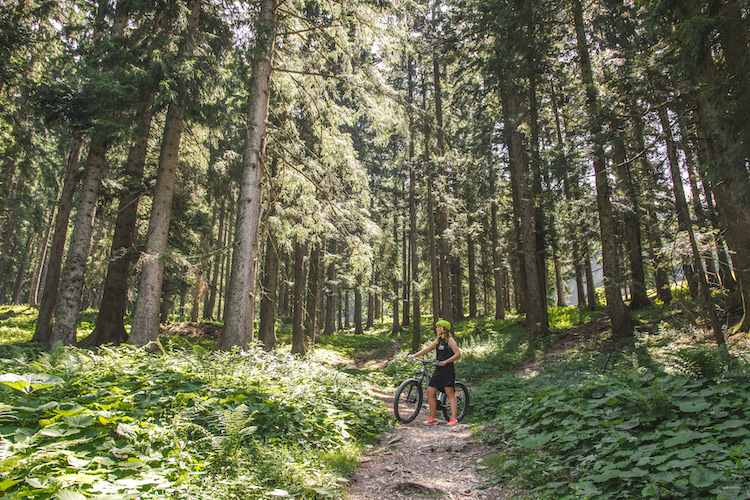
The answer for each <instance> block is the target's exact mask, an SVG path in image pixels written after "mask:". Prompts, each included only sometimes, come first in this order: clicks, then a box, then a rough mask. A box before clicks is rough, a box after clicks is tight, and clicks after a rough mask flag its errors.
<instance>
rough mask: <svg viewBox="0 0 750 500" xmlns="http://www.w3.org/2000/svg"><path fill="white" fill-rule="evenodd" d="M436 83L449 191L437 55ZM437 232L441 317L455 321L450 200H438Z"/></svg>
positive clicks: (441, 167)
mask: <svg viewBox="0 0 750 500" xmlns="http://www.w3.org/2000/svg"><path fill="white" fill-rule="evenodd" d="M432 61H433V62H432V70H433V71H432V72H433V78H434V80H435V81H434V84H435V124H436V125H437V133H436V138H437V150H438V155H439V158H438V178H439V180H440V184H441V185H442V187H443V190H444V192H445V193H447V191H448V176H447V173H446V169H445V134H444V133H443V95H442V94H443V92H442V89H441V85H440V62H439V61H438V58H437V55H435V56H433V59H432ZM437 210H438V223H437V233H438V234H439V239H440V253H439V259H440V270H439V272H440V317H442V318H443V319H445V320H447V321H448V322H450V323H453V289H452V281H451V280H452V277H451V249H450V242H449V241H448V201H447V200H441V201H439V202H438V207H437Z"/></svg>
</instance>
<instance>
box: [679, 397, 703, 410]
mask: <svg viewBox="0 0 750 500" xmlns="http://www.w3.org/2000/svg"><path fill="white" fill-rule="evenodd" d="M709 408H711V403H710V402H708V401H706V400H705V399H703V398H691V399H689V400H687V401H685V402H684V403H681V404H680V411H684V412H686V413H695V412H699V411H703V410H707V409H709Z"/></svg>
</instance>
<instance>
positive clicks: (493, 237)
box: [490, 168, 507, 319]
mask: <svg viewBox="0 0 750 500" xmlns="http://www.w3.org/2000/svg"><path fill="white" fill-rule="evenodd" d="M490 196H492V201H491V202H490V245H491V247H492V248H491V250H492V271H493V272H492V274H493V276H494V278H495V280H494V281H495V319H505V309H506V304H507V303H506V302H505V300H503V299H504V297H503V280H502V272H503V263H502V259H501V257H500V240H499V238H498V231H497V199H496V197H497V193H495V172H494V171H493V169H492V168H491V169H490Z"/></svg>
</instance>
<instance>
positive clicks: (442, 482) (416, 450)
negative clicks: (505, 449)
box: [344, 319, 609, 500]
mask: <svg viewBox="0 0 750 500" xmlns="http://www.w3.org/2000/svg"><path fill="white" fill-rule="evenodd" d="M607 328H609V321H608V320H607V319H600V320H597V321H593V322H589V323H585V324H581V325H578V326H576V327H573V328H570V329H568V330H566V331H565V332H564V333H561V334H558V335H556V338H555V340H554V342H553V344H552V346H551V347H550V348H549V349H548V350H547V351H546V352H545V354H544V355H542V356H539V357H537V358H535V359H529V360H527V361H526V362H525V363H524V364H523V365H522V366H521V367H520V368H519V369H518V370H517V371H516V374H517V375H522V374H525V373H530V372H535V371H538V370H539V369H541V368H542V367H544V366H545V365H546V364H548V363H554V362H555V358H556V357H557V356H558V355H560V354H563V353H565V352H566V351H568V350H570V349H574V348H575V347H576V346H578V345H580V344H584V343H588V342H590V341H594V340H596V339H598V338H599V337H600V336H602V335H603V334H605V333H606V331H607ZM388 361H389V359H386V358H383V359H380V360H369V361H367V364H368V365H369V366H371V365H372V363H373V362H376V363H379V364H381V365H384V364H387V362H388ZM360 362H365V360H360ZM372 392H373V394H374V395H376V396H378V397H380V398H381V399H382V400H383V402H384V403H385V405H386V407H387V408H388V409H389V412H390V413H391V414H393V409H392V408H393V394H391V393H386V392H382V391H380V390H377V389H372ZM428 416H429V415H428V414H427V412H422V413H421V414H420V415H419V417H417V419H416V420H414V421H413V422H411V423H408V424H397V425H396V427H395V428H394V430H393V431H392V432H390V433H388V434H387V435H386V436H385V437H384V438H383V439H382V440H381V441H380V443H379V444H378V445H376V446H374V447H372V448H371V449H369V450H368V451H367V452H366V453H365V454H364V455H363V456H362V458H361V460H360V468H359V470H358V471H357V473H356V474H355V475H354V476H353V477H352V478H351V480H350V484H349V487H348V488H347V491H346V493H345V495H344V498H345V499H346V500H406V499H408V500H424V499H435V498H448V499H451V500H459V499H484V500H503V499H510V498H524V496H525V495H524V493H523V492H520V491H517V490H511V489H507V488H505V487H504V486H502V485H494V486H488V485H487V482H488V479H489V478H487V477H486V476H485V475H483V471H484V470H485V469H487V468H488V467H486V466H484V465H483V462H484V460H485V458H486V457H487V456H489V455H491V454H492V450H491V449H489V448H487V447H486V446H484V445H483V444H482V442H481V441H480V440H478V439H476V438H475V437H474V436H473V435H472V428H471V426H470V425H468V424H459V425H457V426H455V427H453V428H451V427H447V426H446V425H445V424H446V422H445V421H444V420H442V419H441V420H440V423H439V424H438V425H432V426H426V425H424V424H422V422H423V421H424V420H426V419H427V417H428Z"/></svg>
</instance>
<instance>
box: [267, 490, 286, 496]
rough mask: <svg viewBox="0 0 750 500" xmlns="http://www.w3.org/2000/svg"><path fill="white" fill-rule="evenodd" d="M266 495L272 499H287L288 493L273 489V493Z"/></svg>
mask: <svg viewBox="0 0 750 500" xmlns="http://www.w3.org/2000/svg"><path fill="white" fill-rule="evenodd" d="M266 495H269V496H272V497H288V496H289V492H288V491H286V490H280V489H278V488H277V489H275V490H273V491H269V492H267V493H266Z"/></svg>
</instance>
